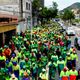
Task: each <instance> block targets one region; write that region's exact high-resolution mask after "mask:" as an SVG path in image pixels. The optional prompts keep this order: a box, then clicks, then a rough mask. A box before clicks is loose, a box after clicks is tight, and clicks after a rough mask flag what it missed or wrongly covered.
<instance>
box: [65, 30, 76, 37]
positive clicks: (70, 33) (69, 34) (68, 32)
mask: <svg viewBox="0 0 80 80" xmlns="http://www.w3.org/2000/svg"><path fill="white" fill-rule="evenodd" d="M66 34H67V35H68V36H75V31H74V30H71V29H68V30H66Z"/></svg>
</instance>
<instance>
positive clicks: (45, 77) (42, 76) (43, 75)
mask: <svg viewBox="0 0 80 80" xmlns="http://www.w3.org/2000/svg"><path fill="white" fill-rule="evenodd" d="M39 78H40V79H41V80H47V73H46V70H45V69H42V72H41V73H40V75H39Z"/></svg>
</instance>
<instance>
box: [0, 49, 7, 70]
mask: <svg viewBox="0 0 80 80" xmlns="http://www.w3.org/2000/svg"><path fill="white" fill-rule="evenodd" d="M5 61H6V57H5V56H4V55H3V54H2V50H0V68H4V67H5Z"/></svg>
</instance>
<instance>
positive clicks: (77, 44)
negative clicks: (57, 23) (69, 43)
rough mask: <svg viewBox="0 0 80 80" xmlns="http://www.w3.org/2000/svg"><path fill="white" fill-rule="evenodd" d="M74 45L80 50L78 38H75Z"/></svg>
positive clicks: (79, 39)
mask: <svg viewBox="0 0 80 80" xmlns="http://www.w3.org/2000/svg"><path fill="white" fill-rule="evenodd" d="M74 45H75V47H76V48H77V49H78V50H80V37H76V38H75V40H74Z"/></svg>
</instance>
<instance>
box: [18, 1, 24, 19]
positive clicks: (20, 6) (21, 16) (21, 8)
mask: <svg viewBox="0 0 80 80" xmlns="http://www.w3.org/2000/svg"><path fill="white" fill-rule="evenodd" d="M19 10H20V19H23V0H19Z"/></svg>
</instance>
